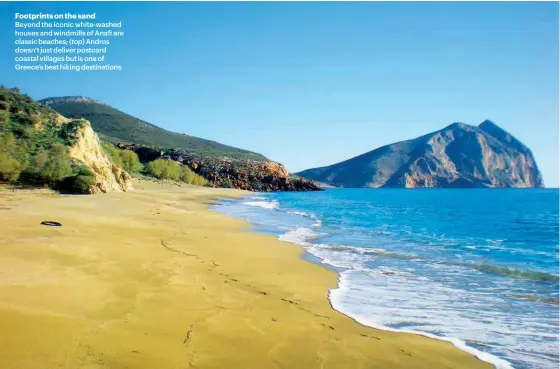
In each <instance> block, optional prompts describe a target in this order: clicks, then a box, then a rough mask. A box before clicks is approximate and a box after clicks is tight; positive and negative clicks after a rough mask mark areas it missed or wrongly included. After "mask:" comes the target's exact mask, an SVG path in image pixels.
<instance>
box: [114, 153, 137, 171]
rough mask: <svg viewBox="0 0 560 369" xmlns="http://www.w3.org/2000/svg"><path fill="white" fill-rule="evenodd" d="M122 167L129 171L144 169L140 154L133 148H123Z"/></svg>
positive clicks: (121, 154)
mask: <svg viewBox="0 0 560 369" xmlns="http://www.w3.org/2000/svg"><path fill="white" fill-rule="evenodd" d="M119 155H120V160H121V163H122V168H123V169H124V170H126V171H127V172H129V173H136V172H139V171H140V170H141V169H142V164H141V163H140V159H138V155H136V153H135V152H134V151H132V150H122V151H121V152H120V153H119Z"/></svg>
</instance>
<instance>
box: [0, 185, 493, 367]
mask: <svg viewBox="0 0 560 369" xmlns="http://www.w3.org/2000/svg"><path fill="white" fill-rule="evenodd" d="M135 186H136V188H137V191H136V192H133V193H112V194H105V195H94V196H60V195H53V194H52V193H50V192H49V191H17V192H11V190H6V189H4V190H2V191H0V235H1V236H0V329H1V334H0V368H2V369H51V368H68V369H77V368H87V369H98V368H111V369H124V368H138V369H186V368H199V369H207V368H208V369H210V368H220V369H226V368H231V369H237V368H239V369H241V368H243V369H266V368H288V369H300V368H301V369H312V368H323V369H328V368H348V369H359V368H377V369H381V368H418V369H420V368H429V369H437V368H490V367H491V366H490V365H489V364H486V363H483V362H481V361H479V360H478V359H476V358H474V357H473V356H471V355H469V354H467V353H465V352H462V351H460V350H458V349H456V348H455V347H453V346H452V345H451V344H450V343H447V342H442V341H438V340H433V339H429V338H425V337H422V336H417V335H411V334H404V333H393V332H386V331H380V330H376V329H372V328H368V327H364V326H361V325H359V324H358V323H356V322H354V321H353V320H351V319H350V318H348V317H346V316H344V315H342V314H340V313H338V312H336V311H334V310H333V309H332V308H331V307H330V305H329V301H328V299H327V293H328V290H329V289H330V288H333V287H335V286H336V283H337V276H336V274H335V273H334V272H331V271H329V270H327V269H325V268H323V267H321V266H318V265H315V264H313V263H310V262H307V261H305V260H303V259H301V258H300V255H301V253H302V249H301V248H300V247H298V246H296V245H292V244H289V243H283V242H279V241H277V240H275V239H274V238H273V237H271V236H267V235H258V234H252V233H250V232H246V231H243V229H244V228H246V227H247V224H246V223H245V222H243V221H240V220H236V219H230V218H226V217H224V216H222V215H220V214H218V213H215V212H212V211H210V210H207V207H208V204H209V203H210V202H212V201H214V199H216V198H218V197H232V196H239V195H240V194H241V192H238V191H228V190H217V189H207V188H196V187H188V186H183V187H178V186H167V185H166V186H162V185H159V184H154V183H150V182H142V183H139V182H138V183H136V184H135ZM43 220H53V221H58V222H61V223H62V225H63V226H62V227H47V226H42V225H40V222H41V221H43Z"/></svg>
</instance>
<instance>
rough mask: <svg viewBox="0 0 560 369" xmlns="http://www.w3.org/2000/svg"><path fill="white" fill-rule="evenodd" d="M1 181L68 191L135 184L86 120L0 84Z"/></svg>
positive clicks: (114, 188) (120, 188)
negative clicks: (66, 113) (109, 154)
mask: <svg viewBox="0 0 560 369" xmlns="http://www.w3.org/2000/svg"><path fill="white" fill-rule="evenodd" d="M0 182H7V183H13V184H20V185H21V184H25V185H34V186H49V187H51V188H54V189H58V190H61V191H64V192H74V193H98V192H110V191H119V192H121V191H128V190H130V189H132V183H131V181H130V176H129V175H128V173H126V172H125V171H124V170H122V169H121V168H119V167H118V166H116V165H114V164H113V163H112V162H111V160H110V159H109V157H108V156H107V155H106V154H105V153H104V151H103V150H102V149H101V145H100V142H99V138H98V137H97V135H96V134H95V133H94V131H93V130H92V129H91V126H90V124H89V122H88V121H87V120H84V119H74V120H72V119H67V118H65V117H63V116H61V115H60V114H58V113H57V112H55V111H54V110H52V109H50V108H49V107H46V106H44V105H41V104H39V103H37V102H35V101H33V99H31V98H30V97H29V96H27V95H25V94H22V93H21V92H20V91H19V89H17V88H15V89H8V88H5V87H0Z"/></svg>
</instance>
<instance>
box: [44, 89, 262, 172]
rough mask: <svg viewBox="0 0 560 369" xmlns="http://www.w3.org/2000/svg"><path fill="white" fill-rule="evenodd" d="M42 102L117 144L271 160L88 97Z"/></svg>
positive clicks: (206, 154) (50, 99)
mask: <svg viewBox="0 0 560 369" xmlns="http://www.w3.org/2000/svg"><path fill="white" fill-rule="evenodd" d="M39 102H40V103H42V104H44V105H46V106H48V107H50V108H52V109H53V110H55V111H57V112H58V113H59V114H61V115H63V116H65V117H68V118H74V119H78V118H83V119H87V120H89V121H90V122H91V125H92V127H93V129H94V130H95V132H97V133H98V134H99V135H100V136H101V137H102V138H103V139H105V140H107V141H109V142H111V143H113V144H118V143H129V144H136V145H145V146H149V147H155V148H160V149H164V150H165V149H182V150H187V151H189V152H192V153H195V154H200V155H204V156H207V157H210V156H213V157H215V156H227V157H231V158H240V159H252V160H257V161H266V160H267V159H266V158H265V157H264V156H262V155H261V154H257V153H254V152H251V151H247V150H243V149H238V148H235V147H231V146H227V145H223V144H221V143H218V142H215V141H210V140H206V139H202V138H198V137H194V136H189V135H186V134H182V133H176V132H171V131H168V130H165V129H163V128H160V127H158V126H156V125H153V124H151V123H148V122H145V121H143V120H141V119H138V118H135V117H133V116H131V115H129V114H126V113H123V112H121V111H120V110H117V109H115V108H113V107H111V106H110V105H107V104H105V103H102V102H100V101H97V100H94V99H91V98H88V97H82V96H66V97H52V98H47V99H43V100H40V101H39Z"/></svg>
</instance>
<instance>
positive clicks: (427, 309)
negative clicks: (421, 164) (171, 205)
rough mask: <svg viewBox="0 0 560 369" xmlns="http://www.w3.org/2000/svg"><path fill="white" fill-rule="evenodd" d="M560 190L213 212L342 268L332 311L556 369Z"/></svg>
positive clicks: (508, 363) (365, 193) (286, 200)
mask: <svg viewBox="0 0 560 369" xmlns="http://www.w3.org/2000/svg"><path fill="white" fill-rule="evenodd" d="M558 201H559V199H558V190H548V189H534V190H533V189H523V190H514V189H511V190H509V189H507V190H506V189H499V190H493V189H470V190H457V189H455V190H439V189H430V190H398V189H391V190H389V189H387V190H384V189H376V190H373V189H333V190H327V191H324V192H313V193H310V192H307V193H272V194H256V195H250V196H248V197H246V198H244V199H242V200H235V201H227V202H224V203H223V204H221V205H217V206H215V207H214V208H215V209H216V210H218V211H220V212H222V213H224V214H226V215H230V216H235V217H239V218H243V219H246V220H248V221H250V222H251V223H252V224H253V230H254V231H257V232H265V233H270V234H274V235H276V236H277V237H278V238H279V239H280V240H282V241H287V242H292V243H297V244H300V245H302V246H303V247H304V249H305V250H306V251H307V252H308V253H309V254H311V255H313V256H314V257H315V258H314V259H315V260H319V261H320V262H321V263H324V264H327V265H329V266H332V267H335V268H336V270H337V271H338V272H339V274H340V279H339V285H338V288H336V289H334V290H332V291H331V292H330V300H331V303H332V305H333V307H334V308H335V309H337V310H339V311H341V312H343V313H344V314H347V315H349V316H350V317H352V318H354V319H356V320H357V321H359V322H361V323H363V324H367V325H370V326H374V327H380V328H384V329H391V330H402V331H412V332H418V333H422V334H426V335H429V336H437V337H440V338H444V339H449V340H451V341H452V342H453V343H454V344H455V345H456V346H458V347H459V348H461V349H463V350H466V351H469V352H471V353H473V354H475V355H477V356H478V357H480V358H481V359H483V360H486V361H489V362H492V363H493V364H494V365H495V366H496V367H498V368H511V367H513V368H517V369H521V368H539V369H540V368H558V365H559V361H558V324H559V319H558V318H559V317H558V221H559V220H558Z"/></svg>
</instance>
